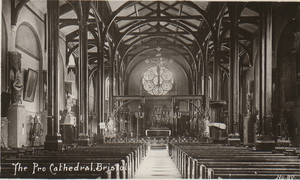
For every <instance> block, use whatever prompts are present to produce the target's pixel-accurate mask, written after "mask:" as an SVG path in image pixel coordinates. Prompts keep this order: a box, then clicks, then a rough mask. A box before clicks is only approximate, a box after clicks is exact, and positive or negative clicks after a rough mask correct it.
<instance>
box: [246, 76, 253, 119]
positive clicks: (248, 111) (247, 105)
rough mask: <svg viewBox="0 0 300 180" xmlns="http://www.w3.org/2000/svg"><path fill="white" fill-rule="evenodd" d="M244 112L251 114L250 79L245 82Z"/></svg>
mask: <svg viewBox="0 0 300 180" xmlns="http://www.w3.org/2000/svg"><path fill="white" fill-rule="evenodd" d="M246 114H247V115H251V114H252V92H251V81H248V82H247V94H246Z"/></svg>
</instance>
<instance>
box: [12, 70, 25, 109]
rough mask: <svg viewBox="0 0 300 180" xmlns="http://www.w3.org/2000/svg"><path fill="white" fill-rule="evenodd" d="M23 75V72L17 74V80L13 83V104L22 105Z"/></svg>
mask: <svg viewBox="0 0 300 180" xmlns="http://www.w3.org/2000/svg"><path fill="white" fill-rule="evenodd" d="M21 78H22V74H21V72H19V71H17V72H16V78H15V80H14V83H13V103H16V104H22V100H21V93H22V92H21V91H22V89H23V85H22V84H21Z"/></svg>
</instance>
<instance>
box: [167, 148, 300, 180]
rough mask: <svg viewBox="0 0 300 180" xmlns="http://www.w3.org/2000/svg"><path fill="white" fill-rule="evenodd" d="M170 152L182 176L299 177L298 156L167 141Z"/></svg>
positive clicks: (299, 162)
mask: <svg viewBox="0 0 300 180" xmlns="http://www.w3.org/2000/svg"><path fill="white" fill-rule="evenodd" d="M169 148H171V149H169V153H170V155H171V156H172V157H173V159H174V161H175V163H176V164H177V166H178V168H179V169H180V171H181V172H182V175H183V177H185V178H199V177H200V176H201V178H217V177H221V178H267V179H269V178H272V179H276V178H277V176H281V177H285V178H287V177H290V178H291V177H294V178H299V176H300V172H299V166H300V161H299V159H298V156H291V155H286V154H284V153H272V152H265V151H262V152H259V151H252V149H249V148H246V147H240V148H239V147H233V146H231V147H230V146H222V145H221V146H220V145H211V144H209V145H206V144H197V143H170V146H169Z"/></svg>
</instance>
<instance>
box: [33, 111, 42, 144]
mask: <svg viewBox="0 0 300 180" xmlns="http://www.w3.org/2000/svg"><path fill="white" fill-rule="evenodd" d="M42 135H43V127H42V123H41V116H40V115H39V114H36V115H35V117H34V118H33V122H32V124H31V132H30V140H31V144H32V145H33V146H34V145H35V144H37V145H39V143H40V142H37V140H38V139H40V138H41V136H42Z"/></svg>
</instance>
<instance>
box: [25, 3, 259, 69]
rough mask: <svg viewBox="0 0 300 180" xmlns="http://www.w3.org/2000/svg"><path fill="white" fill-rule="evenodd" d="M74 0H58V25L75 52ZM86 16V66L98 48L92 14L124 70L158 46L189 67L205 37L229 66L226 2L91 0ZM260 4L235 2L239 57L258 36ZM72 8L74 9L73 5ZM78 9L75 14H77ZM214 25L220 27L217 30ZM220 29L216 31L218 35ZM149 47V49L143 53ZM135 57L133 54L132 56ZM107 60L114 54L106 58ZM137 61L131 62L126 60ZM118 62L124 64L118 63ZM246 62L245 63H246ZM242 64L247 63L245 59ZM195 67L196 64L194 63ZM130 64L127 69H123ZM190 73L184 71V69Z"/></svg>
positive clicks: (43, 8) (41, 7) (93, 60)
mask: <svg viewBox="0 0 300 180" xmlns="http://www.w3.org/2000/svg"><path fill="white" fill-rule="evenodd" d="M30 3H32V4H33V5H34V6H36V7H37V9H39V10H40V11H41V12H42V13H43V14H46V13H47V1H46V0H31V1H30ZM76 3H79V1H67V0H60V9H59V12H60V30H61V32H62V33H63V34H64V35H65V36H66V41H67V47H68V52H69V53H68V54H70V53H72V54H74V55H75V56H78V54H79V51H78V48H76V47H77V46H78V41H79V30H78V29H79V28H78V26H79V25H78V24H79V21H78V17H77V13H78V12H79V10H78V7H77V4H76ZM91 3H92V4H93V5H92V6H93V7H94V8H95V9H96V11H97V12H94V11H93V10H92V8H91V9H90V13H89V16H88V26H89V33H88V43H89V46H88V55H89V56H88V57H89V66H90V69H94V68H95V66H96V64H97V63H96V62H97V47H99V43H98V39H97V37H98V36H99V33H98V32H99V29H97V27H98V26H97V24H96V20H95V17H96V16H98V17H100V20H101V21H102V23H103V26H104V29H105V30H106V32H107V33H108V34H107V35H108V36H107V37H109V38H110V39H111V41H112V44H114V46H115V47H116V51H114V52H116V54H117V53H118V54H119V55H120V57H121V58H120V62H118V66H120V65H121V64H124V65H125V69H126V71H131V69H130V67H134V66H130V64H131V65H132V64H134V63H138V61H137V59H141V58H136V55H137V54H139V55H140V56H145V54H147V57H150V56H155V53H154V52H155V51H152V52H153V53H150V52H151V51H148V50H149V49H155V48H158V47H159V48H162V49H163V50H164V52H165V53H164V54H163V56H166V58H168V57H167V56H168V55H171V54H173V55H174V52H175V51H176V52H177V54H180V56H181V58H180V59H181V60H180V61H185V62H184V63H180V62H178V63H179V64H181V65H182V66H183V69H186V70H187V71H189V69H192V68H191V66H192V64H194V63H198V62H197V59H196V57H197V55H198V53H199V51H200V49H203V47H202V48H201V46H202V45H203V44H204V42H205V41H209V49H210V52H209V53H210V54H213V53H212V52H213V49H214V38H213V37H212V35H213V36H216V37H217V39H219V40H220V42H219V43H220V44H221V58H222V63H223V66H224V67H226V65H228V60H229V49H228V47H229V40H230V32H229V29H230V28H229V26H230V17H229V13H228V5H230V2H227V3H225V2H208V1H93V2H91ZM258 5H259V4H257V3H255V2H251V3H250V2H248V3H246V2H240V3H239V11H240V17H239V42H240V44H241V46H240V56H243V55H245V54H248V56H249V57H251V55H249V52H250V53H251V50H250V47H251V43H252V40H253V39H254V38H255V37H256V36H257V30H258V24H259V21H258V20H259V18H258V17H259V6H258ZM74 9H75V10H74ZM76 12H77V13H76ZM217 30H219V31H217ZM218 33H219V34H218ZM108 46H109V43H108V42H106V43H105V47H104V52H105V60H106V62H107V61H108V60H107V59H108V55H107V54H108V53H107V52H108ZM143 52H148V53H143ZM134 57H135V58H134ZM111 59H112V60H113V59H114V58H111ZM132 60H133V61H135V60H136V61H137V62H131V61H132ZM121 61H122V62H123V63H121ZM250 61H251V60H250ZM248 64H249V62H248ZM245 66H247V63H246V64H245ZM197 67H198V66H197ZM128 68H129V69H128ZM187 74H189V72H187Z"/></svg>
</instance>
